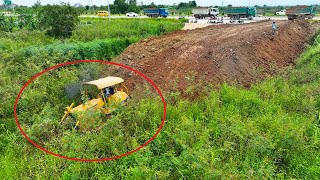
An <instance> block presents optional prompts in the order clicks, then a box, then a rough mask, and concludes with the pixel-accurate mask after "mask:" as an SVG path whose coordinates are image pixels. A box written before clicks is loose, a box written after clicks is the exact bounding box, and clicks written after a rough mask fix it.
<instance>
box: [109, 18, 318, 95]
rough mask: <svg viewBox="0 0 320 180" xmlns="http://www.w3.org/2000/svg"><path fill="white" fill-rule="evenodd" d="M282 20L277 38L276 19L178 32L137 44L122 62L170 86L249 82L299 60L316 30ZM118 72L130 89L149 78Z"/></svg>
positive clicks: (129, 49) (305, 25)
mask: <svg viewBox="0 0 320 180" xmlns="http://www.w3.org/2000/svg"><path fill="white" fill-rule="evenodd" d="M277 24H278V34H277V35H276V37H275V38H273V39H272V35H271V21H264V22H257V23H251V24H242V25H229V24H228V25H218V26H209V27H206V28H202V29H196V30H188V31H177V32H174V33H170V34H167V35H165V36H162V37H156V38H150V39H147V40H143V41H141V42H139V43H136V44H134V45H131V46H130V47H129V48H128V49H127V50H125V52H124V53H122V54H121V55H120V56H119V57H118V58H117V59H116V61H117V62H119V63H122V64H125V65H128V66H131V67H133V68H135V69H137V70H139V71H141V72H142V73H144V74H145V75H147V76H148V77H149V78H151V79H152V80H153V81H154V82H155V83H156V84H157V85H158V86H159V87H160V89H162V90H164V91H168V90H171V89H173V88H178V89H181V90H183V89H185V88H186V86H187V84H188V83H187V81H188V78H190V77H192V76H193V77H194V78H195V80H202V81H208V82H210V83H212V84H219V83H222V82H228V83H236V84H240V85H243V86H246V87H248V86H250V84H251V83H253V82H255V81H256V80H259V79H263V78H264V77H266V76H268V75H272V74H274V73H276V71H277V70H278V69H279V68H282V67H286V66H289V65H291V64H294V60H295V59H296V58H297V57H298V56H299V55H300V54H301V53H302V52H303V50H304V47H305V43H306V42H308V41H309V40H310V39H311V37H312V36H313V34H314V32H315V28H313V27H312V26H311V25H310V24H309V23H308V22H306V21H295V22H293V21H279V22H277ZM117 71H118V72H117V73H115V74H116V75H118V76H121V77H123V78H124V79H126V81H127V84H128V85H129V87H130V89H134V88H135V86H137V85H139V84H140V83H141V82H143V79H142V78H139V77H138V76H137V75H135V74H133V73H129V72H128V71H123V70H121V69H118V70H117ZM109 72H110V71H109ZM110 74H113V75H114V72H111V73H110Z"/></svg>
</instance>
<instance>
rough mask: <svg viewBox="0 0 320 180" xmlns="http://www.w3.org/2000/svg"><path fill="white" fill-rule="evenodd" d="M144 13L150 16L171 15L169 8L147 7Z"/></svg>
mask: <svg viewBox="0 0 320 180" xmlns="http://www.w3.org/2000/svg"><path fill="white" fill-rule="evenodd" d="M144 13H145V14H146V15H147V16H148V17H164V18H166V17H168V15H169V11H168V9H167V8H149V9H145V10H144Z"/></svg>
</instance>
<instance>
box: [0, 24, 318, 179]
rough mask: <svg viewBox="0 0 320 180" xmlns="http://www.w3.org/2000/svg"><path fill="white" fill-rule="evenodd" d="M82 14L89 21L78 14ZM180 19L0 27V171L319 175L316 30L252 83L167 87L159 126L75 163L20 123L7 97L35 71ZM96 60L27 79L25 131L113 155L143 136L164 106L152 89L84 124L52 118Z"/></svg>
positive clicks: (76, 149) (98, 55)
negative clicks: (274, 72) (52, 28)
mask: <svg viewBox="0 0 320 180" xmlns="http://www.w3.org/2000/svg"><path fill="white" fill-rule="evenodd" d="M87 21H91V24H90V25H88V24H87V23H85V24H83V22H87ZM161 24H163V25H161ZM181 26H182V24H181V23H180V22H179V21H177V20H159V21H157V20H122V19H120V20H112V21H111V22H108V21H105V20H93V19H83V20H82V24H81V25H79V26H78V27H77V29H76V30H75V31H74V33H73V36H72V37H71V38H69V39H67V40H66V41H65V42H61V41H59V40H54V39H52V38H50V37H47V36H45V35H44V33H45V32H40V31H39V32H38V31H33V32H29V31H26V30H19V31H16V32H13V33H5V34H1V35H0V38H1V41H0V47H2V49H1V48H0V57H1V61H0V68H1V71H0V83H1V86H0V94H1V100H2V103H1V105H0V167H1V170H0V179H50V178H52V177H54V178H55V179H89V178H93V179H98V178H99V179H180V178H181V179H245V178H250V179H265V178H267V179H290V178H296V179H303V178H305V179H317V178H318V177H319V176H320V174H319V172H320V158H319V157H320V151H319V148H320V136H319V132H320V114H319V113H320V98H319V97H320V91H319V87H320V73H319V68H320V62H319V59H320V53H319V52H320V44H317V41H318V42H320V39H318V40H317V41H315V44H314V45H313V46H310V47H308V49H307V50H306V52H305V53H304V54H303V55H302V56H301V57H300V58H299V60H298V61H297V66H296V67H295V68H290V69H288V70H286V71H285V72H283V73H282V74H279V75H278V76H275V77H271V78H269V79H267V80H265V81H263V82H259V83H257V84H254V85H253V86H252V87H251V88H250V89H244V88H241V87H233V86H230V85H222V86H221V88H220V89H219V90H207V96H205V97H202V98H201V99H199V100H196V101H190V100H186V99H182V98H181V97H180V95H179V93H178V92H172V93H167V94H165V97H166V99H167V101H168V102H167V103H168V111H167V120H166V124H165V126H164V128H163V129H162V131H161V133H160V134H159V136H158V137H157V138H156V139H155V140H154V141H153V142H151V143H150V144H149V145H148V146H147V147H145V148H143V149H141V150H140V151H138V152H136V153H134V154H132V155H130V156H127V157H123V158H121V159H117V160H114V161H107V162H103V163H81V162H75V161H68V160H64V159H60V158H56V157H54V156H51V155H49V154H46V153H44V152H43V151H41V150H39V149H37V148H35V147H34V146H33V145H31V144H30V143H29V142H28V141H26V140H25V139H24V138H23V136H22V135H21V133H20V132H19V131H18V129H17V127H16V125H15V120H14V118H13V103H14V99H15V97H16V94H17V93H18V91H19V89H20V88H21V86H22V85H23V84H24V83H25V82H26V81H28V80H29V79H30V78H31V77H32V76H33V75H34V74H35V73H37V72H40V71H42V70H44V69H46V68H48V67H50V66H52V65H55V64H57V63H62V62H66V61H71V60H76V59H105V60H111V59H112V58H114V57H115V56H116V55H118V54H119V53H121V52H122V51H123V50H124V49H125V48H126V47H127V46H128V45H130V44H131V43H134V42H136V41H138V40H140V39H142V38H146V37H149V36H152V35H161V34H163V33H165V32H170V31H173V30H175V29H179V28H181ZM118 27H125V28H123V29H127V31H128V32H126V31H122V30H119V29H118ZM109 28H110V29H109ZM121 29H122V28H121ZM142 31H143V32H145V33H142V34H141V32H142ZM24 34H28V35H29V34H31V35H33V36H31V37H29V38H28V37H24V36H23V35H24ZM2 40H3V41H2ZM102 69H104V68H103V67H102V66H100V65H98V64H95V63H88V64H87V63H84V64H78V65H73V66H68V67H65V68H59V69H58V70H54V71H50V72H48V73H46V74H44V75H43V76H41V77H39V78H38V79H36V80H35V81H34V82H33V83H32V84H31V85H30V86H28V87H27V88H26V90H25V91H24V92H23V94H22V97H21V99H20V102H19V107H18V112H19V121H20V123H21V125H22V128H23V129H24V130H25V131H26V133H27V134H28V135H29V136H30V138H31V139H32V140H34V141H35V142H37V143H39V144H40V145H42V146H44V147H46V148H48V149H49V150H51V151H53V152H56V153H61V154H63V155H66V156H70V157H77V158H102V157H110V156H115V155H119V154H121V153H125V152H127V151H130V150H133V149H134V148H137V147H138V146H139V145H141V144H143V143H145V142H146V141H147V140H148V139H149V138H150V137H151V136H152V135H153V134H154V133H155V132H156V130H157V128H158V127H159V124H160V123H161V118H162V113H163V110H162V108H161V107H162V103H161V101H160V99H159V98H156V97H155V95H154V94H153V93H152V91H151V92H150V94H149V96H147V97H146V98H143V99H131V100H130V101H129V103H128V104H127V105H126V106H125V107H122V108H120V109H118V111H117V112H116V113H115V114H114V115H112V116H109V117H105V116H102V117H101V114H95V113H94V112H92V113H93V114H89V117H88V118H84V119H83V120H84V121H85V120H86V119H87V120H88V121H90V122H95V123H89V124H87V126H86V131H83V132H82V131H81V132H79V131H75V130H72V129H70V128H68V126H67V125H64V124H59V122H60V119H61V117H62V115H63V111H64V109H65V107H66V106H69V105H70V103H71V102H74V101H76V102H77V103H81V101H79V97H76V96H70V97H69V96H68V92H69V91H71V92H72V91H73V90H72V89H73V88H74V87H73V85H74V84H78V83H80V82H82V81H83V80H89V79H95V78H97V77H99V75H100V72H101V71H102ZM68 89H71V90H68ZM75 89H76V88H75ZM77 99H78V100H77ZM96 119H98V121H96ZM88 121H87V122H88ZM85 122H86V121H85Z"/></svg>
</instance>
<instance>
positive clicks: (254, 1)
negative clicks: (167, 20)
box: [0, 0, 320, 6]
mask: <svg viewBox="0 0 320 180" xmlns="http://www.w3.org/2000/svg"><path fill="white" fill-rule="evenodd" d="M0 1H3V0H0ZM36 1H37V0H12V3H14V4H18V5H27V6H31V5H33V4H34V3H35V2H36ZM40 1H41V4H42V5H45V4H59V2H69V3H70V4H71V5H74V4H75V3H81V4H82V5H88V4H91V2H92V4H93V5H98V6H100V5H107V3H108V0H40ZM113 1H114V0H110V3H113ZM141 1H142V2H143V4H150V3H151V2H154V3H155V4H168V5H172V4H174V3H177V4H179V2H188V1H189V0H137V2H141ZM196 2H197V4H198V6H221V5H224V6H226V5H228V4H232V5H233V6H254V5H260V6H263V5H265V4H266V5H269V6H278V5H284V6H286V5H311V4H320V0H282V1H281V0H196Z"/></svg>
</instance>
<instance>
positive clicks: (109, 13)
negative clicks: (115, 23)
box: [108, 0, 111, 21]
mask: <svg viewBox="0 0 320 180" xmlns="http://www.w3.org/2000/svg"><path fill="white" fill-rule="evenodd" d="M110 15H111V11H110V3H109V0H108V16H109V21H110V20H111V16H110Z"/></svg>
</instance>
